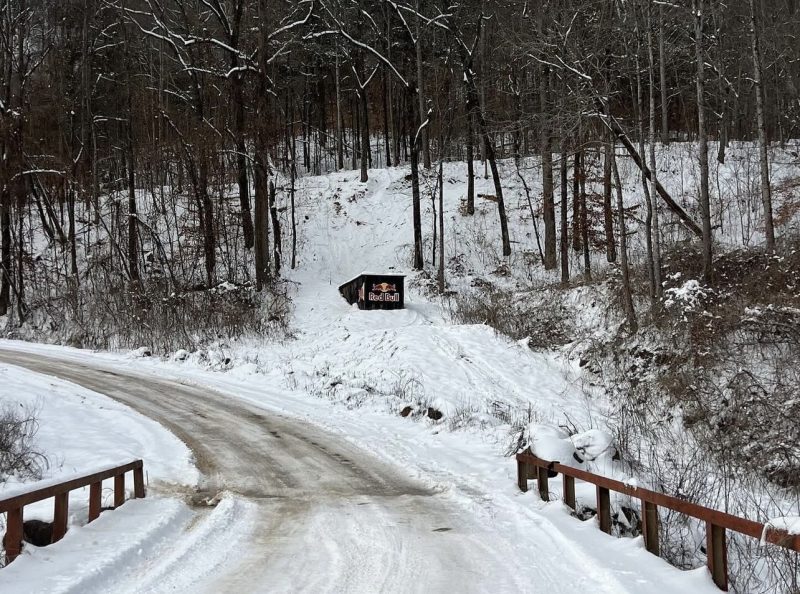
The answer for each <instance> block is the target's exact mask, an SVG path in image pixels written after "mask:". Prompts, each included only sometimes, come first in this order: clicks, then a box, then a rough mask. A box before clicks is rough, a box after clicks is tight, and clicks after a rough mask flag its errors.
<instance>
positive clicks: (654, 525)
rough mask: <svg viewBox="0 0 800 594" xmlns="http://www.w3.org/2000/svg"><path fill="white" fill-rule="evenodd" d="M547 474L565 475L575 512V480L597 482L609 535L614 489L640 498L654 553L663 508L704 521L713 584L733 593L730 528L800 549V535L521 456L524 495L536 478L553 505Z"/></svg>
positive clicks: (566, 494)
mask: <svg viewBox="0 0 800 594" xmlns="http://www.w3.org/2000/svg"><path fill="white" fill-rule="evenodd" d="M548 472H560V473H561V475H562V476H563V481H564V490H563V497H564V503H566V504H567V505H568V506H569V507H571V508H572V509H576V507H575V479H578V480H581V481H585V482H587V483H592V484H594V485H595V486H596V487H597V519H598V522H599V524H600V530H602V531H603V532H606V533H611V495H610V492H611V491H614V492H616V493H622V494H624V495H628V496H630V497H632V498H635V499H639V500H641V502H642V514H641V521H642V535H643V536H644V543H645V548H646V549H647V550H648V551H650V552H651V553H653V554H654V555H658V554H659V546H658V507H659V506H661V507H665V508H667V509H671V510H673V511H676V512H679V513H682V514H685V515H687V516H690V517H692V518H695V519H697V520H700V521H702V522H705V523H706V555H707V558H708V569H709V571H710V572H711V577H712V578H713V580H714V583H715V584H716V585H717V587H718V588H720V589H721V590H725V591H727V590H728V547H727V542H726V536H725V531H726V530H731V531H733V532H738V533H739V534H745V535H747V536H752V537H753V538H758V539H763V540H764V541H766V542H769V543H772V544H776V545H779V546H782V547H786V548H787V549H791V550H793V551H800V535H797V534H789V533H788V532H786V531H783V530H778V529H774V528H772V527H770V526H765V525H764V524H761V523H759V522H754V521H752V520H747V519H745V518H740V517H738V516H734V515H731V514H728V513H725V512H721V511H718V510H715V509H711V508H708V507H704V506H702V505H697V504H695V503H691V502H689V501H686V500H684V499H679V498H677V497H671V496H669V495H664V494H663V493H658V492H656V491H650V490H648V489H642V488H639V487H635V486H633V485H629V484H626V483H623V482H621V481H617V480H614V479H610V478H608V477H604V476H601V475H599V474H593V473H591V472H586V471H584V470H579V469H577V468H572V467H571V466H565V465H563V464H560V463H559V462H551V461H549V460H543V459H541V458H538V457H536V456H534V455H533V454H531V453H530V452H523V453H520V454H517V485H518V486H519V488H520V490H521V491H527V490H528V479H529V478H534V479H536V481H537V487H538V490H539V496H540V497H541V498H542V500H543V501H549V500H550V490H549V482H548V481H549V474H548Z"/></svg>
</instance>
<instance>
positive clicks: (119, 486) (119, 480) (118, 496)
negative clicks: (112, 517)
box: [114, 473, 125, 508]
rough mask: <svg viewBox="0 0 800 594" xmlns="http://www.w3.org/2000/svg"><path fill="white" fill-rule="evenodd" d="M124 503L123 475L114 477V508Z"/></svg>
mask: <svg viewBox="0 0 800 594" xmlns="http://www.w3.org/2000/svg"><path fill="white" fill-rule="evenodd" d="M123 503H125V473H121V474H118V475H117V476H115V477H114V507H115V508H117V507H119V506H120V505H122V504H123Z"/></svg>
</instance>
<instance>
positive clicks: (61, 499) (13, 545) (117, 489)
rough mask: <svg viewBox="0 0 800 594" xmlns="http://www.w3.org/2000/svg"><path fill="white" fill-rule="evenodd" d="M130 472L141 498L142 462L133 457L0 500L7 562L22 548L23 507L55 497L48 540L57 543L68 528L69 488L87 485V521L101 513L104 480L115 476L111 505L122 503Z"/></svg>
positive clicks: (115, 506)
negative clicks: (4, 526) (51, 526)
mask: <svg viewBox="0 0 800 594" xmlns="http://www.w3.org/2000/svg"><path fill="white" fill-rule="evenodd" d="M130 471H133V496H134V498H142V497H144V495H145V490H144V464H143V463H142V461H141V460H134V461H133V462H129V463H128V464H123V465H121V466H114V467H113V468H107V469H105V470H101V471H99V472H94V473H91V474H85V475H82V476H78V477H75V478H72V479H69V480H66V481H63V482H60V483H55V484H48V485H47V486H44V487H41V488H39V489H36V488H34V489H31V490H30V491H25V492H23V493H20V494H18V495H14V496H11V497H6V498H5V499H0V513H5V514H6V534H5V537H4V538H3V543H4V548H5V550H6V563H7V564H8V563H10V562H11V561H13V560H14V559H16V558H17V557H18V556H19V554H20V552H21V550H22V538H23V523H24V510H25V506H26V505H29V504H31V503H36V502H37V501H43V500H45V499H49V498H50V497H53V498H54V515H53V536H52V539H51V542H57V541H59V540H61V539H62V538H63V537H64V534H65V533H66V531H67V520H68V517H69V494H70V491H74V490H75V489H81V488H83V487H86V486H88V487H89V521H90V522H91V521H93V520H95V519H97V517H98V516H99V515H100V512H101V495H102V489H103V481H104V480H105V479H110V478H113V479H114V508H117V507H119V506H120V505H122V504H123V503H125V473H126V472H130Z"/></svg>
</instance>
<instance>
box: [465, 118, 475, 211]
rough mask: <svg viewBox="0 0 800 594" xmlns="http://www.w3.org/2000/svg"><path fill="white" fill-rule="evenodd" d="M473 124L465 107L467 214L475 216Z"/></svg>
mask: <svg viewBox="0 0 800 594" xmlns="http://www.w3.org/2000/svg"><path fill="white" fill-rule="evenodd" d="M474 126H475V123H474V121H473V117H472V110H471V109H470V108H469V106H467V214H468V215H470V216H472V215H474V214H475V127H474Z"/></svg>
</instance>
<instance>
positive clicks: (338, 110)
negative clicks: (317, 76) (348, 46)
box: [335, 44, 344, 170]
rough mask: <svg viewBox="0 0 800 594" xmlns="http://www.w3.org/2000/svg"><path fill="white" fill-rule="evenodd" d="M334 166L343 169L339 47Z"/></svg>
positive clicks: (337, 55)
mask: <svg viewBox="0 0 800 594" xmlns="http://www.w3.org/2000/svg"><path fill="white" fill-rule="evenodd" d="M335 72H336V167H337V169H339V170H342V169H344V126H343V125H342V91H341V83H340V80H339V76H340V75H339V47H338V44H337V47H336V71H335Z"/></svg>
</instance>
